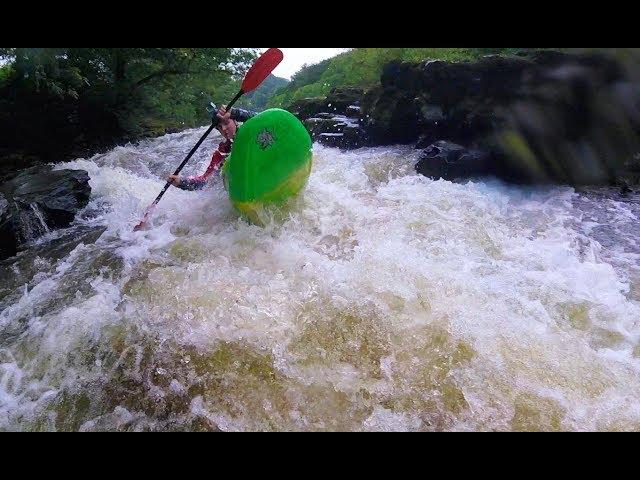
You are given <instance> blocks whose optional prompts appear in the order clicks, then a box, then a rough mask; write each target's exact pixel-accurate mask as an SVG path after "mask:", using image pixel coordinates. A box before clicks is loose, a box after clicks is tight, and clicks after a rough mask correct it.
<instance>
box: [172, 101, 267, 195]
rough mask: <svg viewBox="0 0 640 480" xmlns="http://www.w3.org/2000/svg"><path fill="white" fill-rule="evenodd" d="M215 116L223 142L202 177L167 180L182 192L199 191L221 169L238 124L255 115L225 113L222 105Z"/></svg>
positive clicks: (238, 112) (234, 109)
mask: <svg viewBox="0 0 640 480" xmlns="http://www.w3.org/2000/svg"><path fill="white" fill-rule="evenodd" d="M212 106H213V107H214V110H213V111H214V112H215V105H213V104H212ZM215 115H216V117H214V119H215V118H217V121H218V125H217V126H216V129H217V130H218V131H219V132H220V133H221V134H222V137H223V138H224V140H223V141H222V142H220V144H219V145H218V149H217V150H216V151H215V152H213V155H212V157H211V162H210V163H209V166H208V167H207V169H206V170H205V172H204V173H203V174H202V175H194V176H191V177H187V178H181V177H180V175H169V177H168V178H167V180H168V181H169V182H171V183H172V184H173V185H174V186H176V187H178V188H181V189H182V190H200V189H201V188H203V187H204V186H205V185H206V184H207V180H208V179H209V178H210V177H211V175H212V174H213V173H214V172H217V171H218V170H220V168H222V165H223V164H224V162H225V160H226V159H227V156H228V155H229V152H231V146H232V145H233V139H234V138H235V136H236V131H237V130H238V122H245V121H247V120H248V119H249V118H251V117H253V116H254V115H256V113H255V112H251V111H249V110H244V109H242V108H232V109H231V111H230V112H227V111H226V108H225V106H224V105H223V106H222V107H221V108H220V109H219V110H217V112H216V113H215Z"/></svg>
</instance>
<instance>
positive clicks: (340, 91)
mask: <svg viewBox="0 0 640 480" xmlns="http://www.w3.org/2000/svg"><path fill="white" fill-rule="evenodd" d="M363 93H364V92H363V90H362V89H361V88H355V87H344V88H334V89H332V90H331V91H330V92H329V94H328V95H327V96H326V97H314V98H303V99H300V100H296V101H295V102H293V103H292V104H291V105H290V106H289V108H288V110H289V111H290V112H291V113H293V114H294V115H295V116H296V117H298V118H299V119H300V120H303V121H304V120H306V119H308V118H311V117H318V118H322V117H320V115H319V114H320V113H327V114H331V115H345V114H346V112H347V108H348V107H350V106H351V105H356V104H358V103H359V102H360V100H361V98H362V95H363Z"/></svg>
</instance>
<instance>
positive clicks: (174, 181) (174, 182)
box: [167, 175, 180, 187]
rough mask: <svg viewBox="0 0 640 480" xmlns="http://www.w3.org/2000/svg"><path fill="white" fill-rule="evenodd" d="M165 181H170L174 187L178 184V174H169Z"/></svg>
mask: <svg viewBox="0 0 640 480" xmlns="http://www.w3.org/2000/svg"><path fill="white" fill-rule="evenodd" d="M167 181H168V182H170V183H171V185H173V186H175V187H179V186H180V175H169V176H168V177H167Z"/></svg>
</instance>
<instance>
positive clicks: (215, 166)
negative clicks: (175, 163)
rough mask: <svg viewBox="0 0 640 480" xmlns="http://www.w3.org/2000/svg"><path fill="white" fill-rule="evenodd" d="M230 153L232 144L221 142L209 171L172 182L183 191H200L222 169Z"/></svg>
mask: <svg viewBox="0 0 640 480" xmlns="http://www.w3.org/2000/svg"><path fill="white" fill-rule="evenodd" d="M230 151H231V142H230V141H226V142H221V143H220V145H218V149H217V150H216V151H215V152H214V153H213V156H212V157H211V162H210V163H209V166H208V167H207V170H206V171H205V172H204V173H203V174H202V175H194V176H191V177H187V178H179V177H178V178H176V179H174V180H171V178H170V181H171V182H172V183H173V185H174V186H176V187H178V188H181V189H182V190H200V189H201V188H203V187H204V186H205V185H206V184H207V180H208V179H209V177H210V176H211V175H212V174H213V173H214V172H215V171H217V170H219V169H220V167H221V166H222V164H223V163H224V161H225V159H226V158H227V155H228V154H229V152H230Z"/></svg>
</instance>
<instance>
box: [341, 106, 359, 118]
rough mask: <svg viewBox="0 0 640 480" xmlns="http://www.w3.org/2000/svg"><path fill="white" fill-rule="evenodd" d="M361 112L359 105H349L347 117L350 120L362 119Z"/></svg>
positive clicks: (346, 112)
mask: <svg viewBox="0 0 640 480" xmlns="http://www.w3.org/2000/svg"><path fill="white" fill-rule="evenodd" d="M360 114H361V110H360V106H359V105H349V106H348V107H347V110H346V111H345V115H346V116H347V117H350V118H360Z"/></svg>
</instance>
